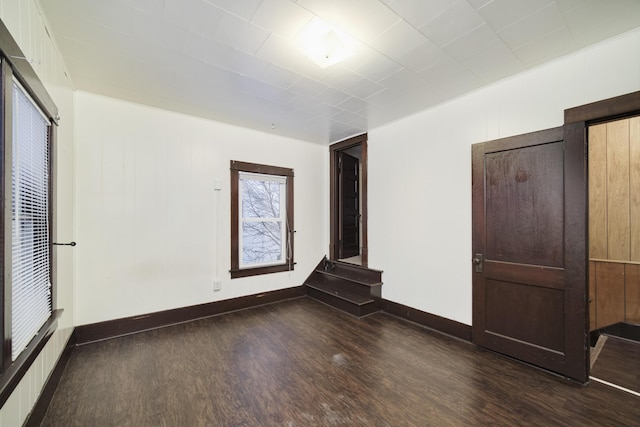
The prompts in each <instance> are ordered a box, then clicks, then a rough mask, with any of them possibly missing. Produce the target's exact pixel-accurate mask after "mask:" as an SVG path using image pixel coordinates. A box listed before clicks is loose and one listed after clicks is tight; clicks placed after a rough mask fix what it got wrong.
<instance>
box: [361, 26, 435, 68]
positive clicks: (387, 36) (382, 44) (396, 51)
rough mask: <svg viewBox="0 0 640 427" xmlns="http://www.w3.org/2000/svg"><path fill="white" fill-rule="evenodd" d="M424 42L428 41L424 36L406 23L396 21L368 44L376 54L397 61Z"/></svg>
mask: <svg viewBox="0 0 640 427" xmlns="http://www.w3.org/2000/svg"><path fill="white" fill-rule="evenodd" d="M426 42H428V40H427V38H426V37H425V35H424V34H422V33H421V32H419V31H418V30H416V29H415V28H413V27H412V26H411V25H409V24H408V23H407V22H406V21H398V22H397V23H396V24H395V25H394V26H392V27H391V28H389V29H388V30H387V31H385V32H384V33H382V34H380V35H379V36H378V37H377V38H376V39H375V40H373V41H372V42H371V43H370V44H371V46H372V47H373V48H374V49H376V50H377V51H378V52H380V53H382V54H384V55H386V56H388V57H389V58H392V59H397V58H401V57H403V56H404V55H406V54H407V52H410V51H412V50H414V49H416V48H417V47H418V46H421V45H423V44H425V43H426Z"/></svg>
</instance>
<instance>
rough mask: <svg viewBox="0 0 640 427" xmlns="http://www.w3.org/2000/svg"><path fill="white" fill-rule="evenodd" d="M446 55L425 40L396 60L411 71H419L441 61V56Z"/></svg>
mask: <svg viewBox="0 0 640 427" xmlns="http://www.w3.org/2000/svg"><path fill="white" fill-rule="evenodd" d="M446 55H447V54H446V53H444V51H443V50H442V49H440V48H439V47H438V46H436V45H435V44H434V43H432V42H430V41H428V40H427V42H425V43H423V44H421V45H420V46H418V47H417V48H415V49H413V50H411V51H409V52H407V53H406V54H404V55H403V56H402V57H400V58H398V59H397V61H398V62H399V63H400V64H402V65H403V66H404V67H406V68H408V69H410V70H412V71H420V70H423V69H425V68H427V67H429V66H431V65H433V64H435V63H437V62H438V61H441V60H442V57H443V56H446Z"/></svg>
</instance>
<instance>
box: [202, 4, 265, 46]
mask: <svg viewBox="0 0 640 427" xmlns="http://www.w3.org/2000/svg"><path fill="white" fill-rule="evenodd" d="M268 37H269V33H268V32H267V31H265V30H263V29H262V28H259V27H256V26H255V25H253V24H251V23H250V22H248V21H245V20H244V19H242V18H238V17H237V16H234V15H231V14H228V13H225V14H224V15H223V16H222V18H221V19H220V22H219V24H218V27H217V29H216V31H215V34H214V36H213V38H214V39H215V40H216V41H218V42H220V43H223V44H226V45H229V46H233V47H234V49H238V50H240V51H242V52H246V53H250V54H255V53H256V52H257V51H258V49H259V48H260V46H262V44H263V43H264V42H265V40H267V38H268Z"/></svg>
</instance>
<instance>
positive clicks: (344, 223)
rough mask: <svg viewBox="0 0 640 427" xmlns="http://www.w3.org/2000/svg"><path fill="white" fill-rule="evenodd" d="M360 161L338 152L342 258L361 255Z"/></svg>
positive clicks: (340, 246) (340, 249) (340, 248)
mask: <svg viewBox="0 0 640 427" xmlns="http://www.w3.org/2000/svg"><path fill="white" fill-rule="evenodd" d="M359 168H360V161H359V160H358V159H357V158H355V157H353V156H350V155H349V154H347V153H344V152H338V173H339V177H338V179H339V185H338V187H339V192H340V196H339V197H340V201H339V205H340V206H339V220H340V243H339V251H340V255H339V257H340V258H349V257H352V256H356V255H358V254H359V253H360V197H359V193H360V191H359V186H360V183H359V179H358V176H359V175H360V174H359Z"/></svg>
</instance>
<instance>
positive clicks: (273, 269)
mask: <svg viewBox="0 0 640 427" xmlns="http://www.w3.org/2000/svg"><path fill="white" fill-rule="evenodd" d="M229 169H230V171H231V269H230V270H229V272H230V273H231V278H232V279H237V278H240V277H249V276H257V275H259V274H269V273H278V272H282V271H290V270H293V269H294V267H295V258H294V250H293V248H294V239H293V236H294V235H295V231H294V230H295V229H294V211H293V176H294V175H293V169H290V168H284V167H279V166H269V165H261V164H257V163H248V162H240V161H237V160H231V163H230V167H229ZM240 172H249V173H257V174H263V175H275V176H285V177H286V178H287V184H286V187H287V188H286V196H287V201H286V209H287V222H288V227H289V231H288V233H290V237H291V238H290V239H287V242H288V243H287V244H288V245H290V246H288V247H287V249H288V251H289V252H290V254H291V259H290V260H289V261H285V262H284V263H283V264H277V265H268V266H260V267H249V268H240V244H239V235H240V226H241V224H240V207H239V200H238V198H239V190H240V187H239V175H240V174H239V173H240Z"/></svg>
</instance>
